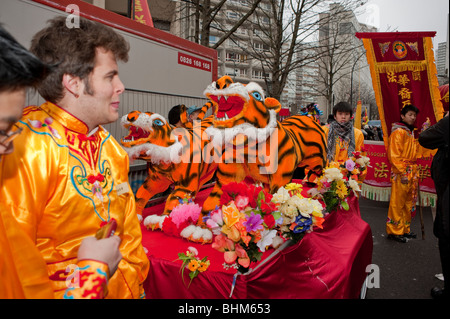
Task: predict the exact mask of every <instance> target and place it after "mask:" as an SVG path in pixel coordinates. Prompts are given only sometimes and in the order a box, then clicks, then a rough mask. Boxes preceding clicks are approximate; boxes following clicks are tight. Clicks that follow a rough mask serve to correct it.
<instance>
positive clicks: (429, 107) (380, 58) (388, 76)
mask: <svg viewBox="0 0 450 319" xmlns="http://www.w3.org/2000/svg"><path fill="white" fill-rule="evenodd" d="M435 34H436V32H375V33H356V37H357V38H359V39H362V41H363V44H364V48H365V49H366V55H367V61H368V63H369V66H370V73H371V76H372V84H373V89H374V91H375V99H376V102H377V106H378V112H379V115H380V119H381V126H382V129H383V136H384V143H385V146H387V141H388V137H389V135H390V133H391V128H392V124H393V123H395V122H398V121H400V111H401V109H402V108H403V107H404V106H405V105H407V104H413V105H415V106H416V107H418V108H419V110H420V112H419V114H418V116H417V121H416V127H417V128H418V130H417V131H416V132H415V133H416V135H417V133H418V132H419V131H420V129H421V128H422V126H423V125H424V123H427V122H428V123H430V124H431V125H433V124H435V123H436V122H437V121H439V120H440V119H441V118H442V117H443V115H444V114H443V112H444V111H443V108H442V102H441V97H440V93H439V88H438V87H439V84H438V81H437V71H436V65H435V64H434V54H433V44H432V42H431V38H432V37H434V36H435ZM416 137H417V136H416Z"/></svg>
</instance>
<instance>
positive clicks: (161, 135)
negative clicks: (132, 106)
mask: <svg viewBox="0 0 450 319" xmlns="http://www.w3.org/2000/svg"><path fill="white" fill-rule="evenodd" d="M210 106H211V103H209V102H208V103H206V104H205V105H204V106H203V108H202V110H201V112H200V114H199V118H203V116H204V115H205V113H206V111H207V110H208V108H209V107H210ZM185 110H186V107H185V106H184V105H183V108H182V112H184V113H185ZM182 114H183V113H182ZM183 120H184V121H186V116H184V117H182V121H183ZM121 124H122V126H123V127H125V128H126V129H128V130H129V134H128V136H126V137H124V138H122V140H121V143H122V145H123V146H124V149H125V150H126V151H127V153H128V155H129V157H130V159H132V160H134V159H142V160H145V161H147V163H148V176H147V178H146V179H145V181H144V183H143V184H142V185H141V187H140V188H139V189H138V191H137V192H136V212H137V214H138V217H139V219H140V220H142V212H143V210H144V208H145V205H146V204H147V202H148V201H149V200H150V199H151V198H152V197H153V196H154V195H156V194H159V193H162V192H164V191H165V190H166V189H167V188H168V187H169V186H170V185H174V190H173V192H172V193H171V194H170V195H169V196H168V198H167V200H166V205H165V208H164V212H163V214H164V215H168V214H169V213H170V212H171V211H172V209H173V208H174V207H175V206H176V205H178V204H179V199H182V198H184V197H185V196H186V195H189V196H190V197H192V198H194V197H195V195H196V194H197V193H198V191H199V189H200V188H201V187H202V186H203V185H204V184H205V183H206V182H208V181H209V180H210V179H211V178H212V177H213V175H214V172H215V170H216V167H217V164H216V163H214V162H212V161H210V163H205V162H204V161H203V160H202V156H203V155H202V152H201V151H202V149H203V146H204V145H205V143H206V142H207V140H203V141H201V134H202V132H203V131H204V130H205V129H206V128H207V127H208V126H211V124H212V116H209V117H208V118H206V119H204V120H202V121H201V126H200V129H196V128H195V127H194V129H184V128H178V129H177V128H175V127H174V126H172V125H170V124H169V123H168V122H167V121H166V119H165V118H164V117H163V116H161V115H159V114H157V113H152V112H145V113H142V112H140V111H133V112H130V113H129V114H127V115H124V116H123V117H122V119H121ZM191 127H192V125H191ZM174 133H175V136H178V140H177V139H176V138H175V139H173V136H172V137H171V134H174ZM194 144H195V145H194Z"/></svg>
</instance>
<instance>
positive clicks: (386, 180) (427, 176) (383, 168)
mask: <svg viewBox="0 0 450 319" xmlns="http://www.w3.org/2000/svg"><path fill="white" fill-rule="evenodd" d="M364 148H365V150H366V152H367V156H368V157H370V166H369V167H368V168H367V176H366V178H365V180H364V182H363V185H362V188H361V191H362V195H363V197H366V198H369V199H372V200H376V201H389V198H390V194H391V181H390V177H391V164H390V163H389V160H388V158H387V152H386V149H385V148H384V145H383V144H382V143H380V142H378V143H377V142H370V141H365V142H364ZM432 159H433V158H432V156H430V157H425V158H420V159H418V160H417V165H418V167H419V184H420V195H421V196H420V197H421V205H422V206H435V205H436V189H435V187H434V182H433V180H432V179H431V172H430V168H431V161H432Z"/></svg>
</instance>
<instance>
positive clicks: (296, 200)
mask: <svg viewBox="0 0 450 319" xmlns="http://www.w3.org/2000/svg"><path fill="white" fill-rule="evenodd" d="M300 202H301V199H300V197H298V196H292V197H291V198H289V199H288V200H287V201H286V202H285V203H284V204H282V205H281V207H280V212H281V213H282V214H283V215H284V216H285V217H289V218H293V217H296V216H297V215H298V207H299V206H300Z"/></svg>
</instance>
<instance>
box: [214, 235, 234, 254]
mask: <svg viewBox="0 0 450 319" xmlns="http://www.w3.org/2000/svg"><path fill="white" fill-rule="evenodd" d="M211 247H212V248H214V249H216V250H218V251H220V252H222V253H224V252H225V251H234V243H233V241H232V240H230V239H228V238H227V237H226V236H224V235H222V234H220V235H217V236H216V237H215V238H214V242H213V243H212V245H211Z"/></svg>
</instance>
